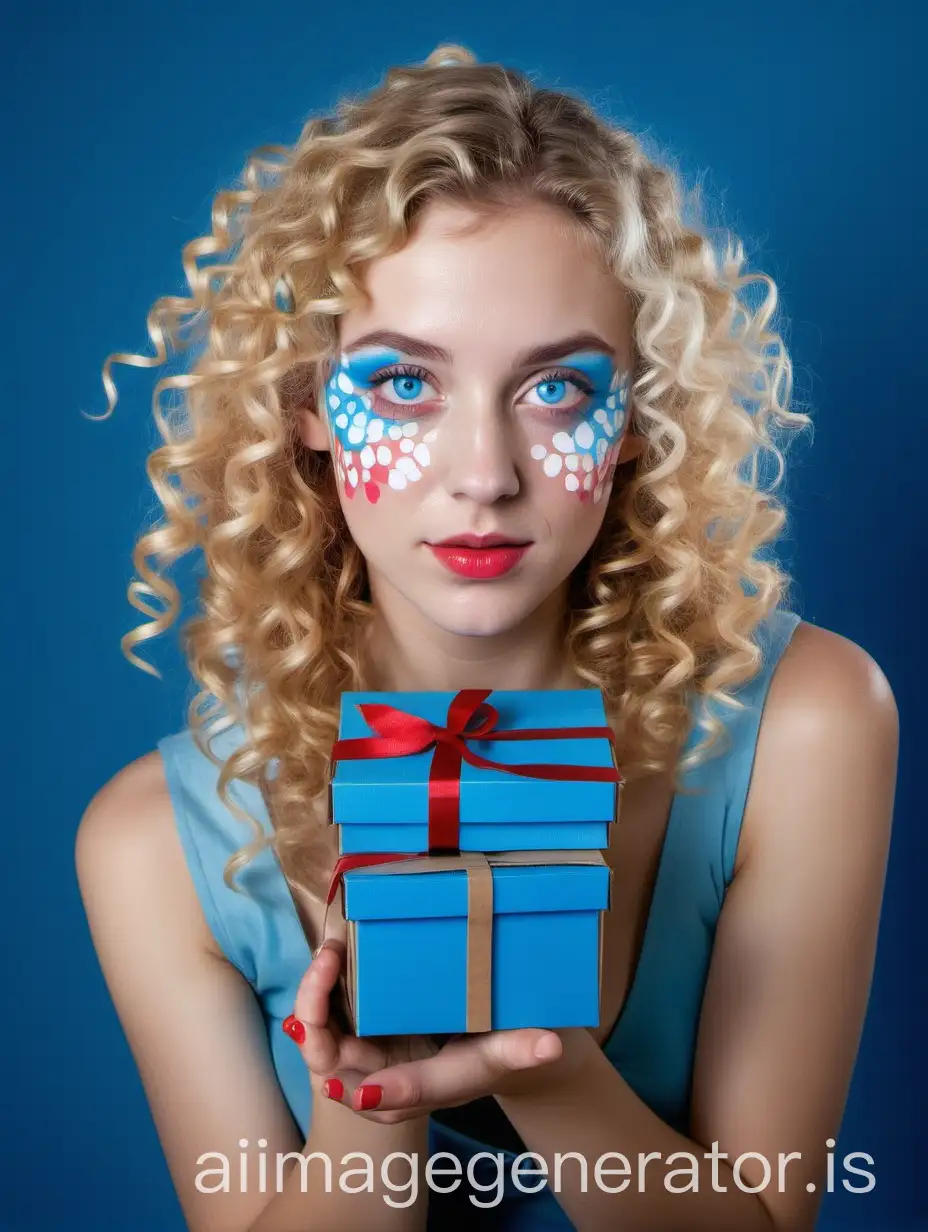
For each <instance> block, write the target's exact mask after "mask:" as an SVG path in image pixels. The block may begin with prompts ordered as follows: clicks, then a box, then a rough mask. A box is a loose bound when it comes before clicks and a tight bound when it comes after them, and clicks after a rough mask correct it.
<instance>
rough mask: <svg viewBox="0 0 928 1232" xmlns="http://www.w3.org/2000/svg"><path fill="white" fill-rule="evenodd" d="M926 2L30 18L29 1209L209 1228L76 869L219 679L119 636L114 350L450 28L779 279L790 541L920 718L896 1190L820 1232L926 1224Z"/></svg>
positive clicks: (2, 1199) (895, 941)
mask: <svg viewBox="0 0 928 1232" xmlns="http://www.w3.org/2000/svg"><path fill="white" fill-rule="evenodd" d="M915 9H916V6H915V4H913V5H912V6H911V10H910V9H909V8H908V6H906V5H904V4H903V3H898V2H897V3H893V2H891V0H884V2H882V3H879V4H877V3H873V4H867V5H854V4H853V3H850V4H849V3H847V0H842V2H840V3H839V2H837V0H816V2H815V3H808V0H787V2H786V3H782V2H781V3H775V4H767V5H753V6H752V5H745V4H744V3H743V2H740V3H737V4H736V3H730V2H728V0H712V2H711V3H708V4H696V3H684V2H682V0H678V2H673V0H647V3H638V4H634V5H633V4H629V3H616V2H614V0H591V2H589V3H587V4H586V5H584V6H578V7H567V8H563V7H559V8H557V9H555V10H552V13H551V15H550V16H545V10H544V7H543V6H529V5H527V4H519V3H515V2H513V0H492V3H488V2H487V0H468V3H467V5H466V6H465V5H462V6H461V7H460V9H458V7H457V6H453V5H451V4H450V3H445V4H443V3H441V2H439V3H435V2H434V0H431V2H429V3H421V2H419V3H409V2H406V3H403V4H401V5H399V6H394V5H381V4H373V3H370V2H369V0H353V3H351V4H349V5H332V6H323V5H314V4H311V3H309V4H308V3H306V2H305V0H304V2H302V3H299V4H297V3H291V2H286V3H280V2H276V0H271V2H270V3H268V4H265V5H253V4H247V5H246V4H242V3H236V2H230V0H224V2H223V3H221V4H220V3H217V2H216V0H198V2H197V3H196V4H192V5H191V4H180V3H177V0H162V2H161V3H160V4H158V5H157V6H149V5H143V4H140V3H135V2H130V3H122V4H118V3H115V0H114V2H113V3H110V4H103V3H99V2H97V3H85V4H75V3H73V2H72V3H55V4H49V3H40V2H34V3H30V4H29V5H24V6H17V10H16V12H15V14H14V13H13V12H12V11H9V12H8V13H7V15H6V20H5V23H4V24H5V37H4V40H3V44H4V46H3V50H2V56H3V60H4V64H3V74H2V86H0V89H2V91H3V95H4V101H5V104H6V105H5V107H4V114H5V116H6V121H5V123H4V132H3V144H4V149H5V151H6V158H5V160H4V162H5V172H6V182H7V189H6V191H5V192H4V194H3V198H2V206H0V208H2V209H3V211H4V214H7V212H9V213H8V217H6V218H5V219H4V224H5V225H4V230H3V234H4V237H5V241H6V242H5V244H4V260H3V268H4V273H5V300H6V302H7V305H8V312H9V315H8V316H6V319H7V325H6V327H5V329H4V340H5V342H6V343H7V344H8V346H7V348H6V355H5V387H6V394H5V396H4V406H3V418H4V423H5V425H6V427H5V429H4V440H5V442H6V462H5V468H4V470H5V477H4V483H3V485H2V499H3V502H4V508H3V519H4V520H3V525H5V526H6V527H7V531H6V533H5V535H4V542H5V551H6V552H7V557H8V559H7V564H6V566H5V567H4V569H3V579H4V583H5V585H8V586H10V587H11V590H10V592H8V596H9V597H8V600H7V602H5V603H4V604H3V618H4V622H5V624H6V627H5V629H4V632H3V642H2V645H3V649H4V657H5V664H4V676H5V680H6V695H7V705H6V713H7V717H8V719H9V720H10V731H9V734H8V736H7V737H6V738H5V740H4V751H5V752H6V753H8V754H9V756H10V760H9V762H8V764H7V768H6V772H5V779H4V791H5V797H6V800H7V804H6V806H5V808H4V812H5V827H4V847H5V851H4V853H3V858H2V861H0V869H2V872H0V877H2V887H0V889H2V895H3V897H2V900H0V910H2V917H3V921H4V928H5V931H6V932H7V934H8V936H9V939H10V941H11V944H10V945H8V946H7V947H6V958H5V965H4V977H5V978H4V981H3V998H4V1012H3V1028H4V1032H5V1036H6V1038H5V1040H4V1042H3V1045H4V1046H3V1049H2V1053H0V1055H2V1057H3V1062H4V1070H5V1072H4V1075H3V1079H2V1087H0V1093H2V1107H3V1113H2V1134H3V1141H2V1143H0V1148H2V1156H0V1158H2V1166H0V1172H2V1175H3V1179H2V1183H0V1226H2V1228H3V1229H6V1230H11V1229H19V1230H24V1229H28V1230H30V1232H32V1230H44V1229H56V1230H57V1229H59V1228H61V1227H65V1226H68V1227H72V1228H93V1229H98V1228H99V1227H101V1226H106V1227H109V1226H113V1227H119V1228H132V1229H133V1230H134V1232H154V1230H157V1232H175V1230H178V1229H181V1228H182V1226H183V1224H182V1220H181V1217H180V1213H179V1209H178V1206H177V1203H176V1199H175V1197H174V1194H173V1189H172V1187H171V1183H170V1179H169V1176H168V1173H167V1171H166V1168H165V1165H164V1163H163V1159H162V1156H161V1153H160V1149H159V1145H158V1141H157V1138H156V1135H155V1132H154V1128H153V1125H152V1122H151V1119H150V1117H149V1114H148V1111H147V1107H146V1104H145V1101H144V1097H143V1094H142V1090H141V1087H140V1084H139V1081H138V1078H137V1075H136V1071H135V1068H134V1065H133V1063H132V1060H131V1057H130V1055H129V1052H128V1049H127V1047H126V1044H125V1041H124V1038H123V1035H122V1032H121V1030H120V1027H119V1024H118V1021H117V1019H116V1017H115V1014H114V1012H113V1009H112V1007H111V1004H110V1001H109V998H108V995H107V992H106V989H105V986H104V984H103V980H102V977H101V975H100V972H99V968H98V966H97V963H96V960H95V957H94V954H93V951H92V948H91V944H90V940H89V936H88V932H87V928H86V924H85V922H84V917H83V913H82V909H81V906H80V901H79V897H78V892H77V887H76V882H75V877H74V872H73V837H74V833H75V829H76V827H77V824H78V821H79V819H80V816H81V813H82V810H83V808H84V807H85V805H86V803H87V801H88V800H89V798H90V797H91V795H92V794H93V792H94V791H95V790H96V789H97V788H98V787H99V786H100V785H101V784H102V783H103V782H104V781H105V780H106V779H107V778H108V777H109V776H110V775H111V774H113V773H114V772H115V771H116V770H117V769H118V768H119V767H120V766H121V765H123V764H124V763H125V762H127V761H128V760H130V759H132V758H134V757H137V756H138V755H140V754H142V753H143V752H145V751H147V750H148V749H150V748H151V747H152V746H153V745H154V743H155V741H156V739H157V738H158V737H159V736H160V735H162V734H165V733H167V732H169V731H171V730H175V729H176V728H178V727H179V726H181V724H182V722H183V710H184V704H185V700H186V697H187V695H188V691H189V689H188V682H187V678H186V673H185V671H184V668H183V665H182V663H181V660H180V656H179V653H178V649H177V642H176V639H175V638H174V637H173V636H171V637H168V638H164V639H161V641H160V643H159V644H157V648H156V649H155V650H154V657H155V659H156V661H157V662H158V663H159V665H160V666H161V667H162V668H163V670H164V671H165V680H164V682H158V681H155V680H153V679H151V678H150V677H148V676H145V675H143V674H142V673H140V672H139V671H138V670H136V669H134V668H132V667H130V666H129V665H128V664H127V663H126V662H125V661H124V660H123V658H122V657H121V655H120V652H119V648H118V642H119V638H120V636H121V635H122V634H123V633H124V632H125V631H126V630H127V629H128V628H129V627H130V626H131V625H132V624H133V623H134V615H135V614H134V613H133V612H132V610H131V609H130V608H129V607H128V605H127V603H126V601H125V598H124V588H125V585H126V583H127V582H128V580H129V576H130V567H129V554H130V550H131V546H132V543H133V541H134V539H135V537H136V535H137V533H138V532H139V530H140V529H141V528H142V527H143V526H144V525H145V524H146V523H147V522H148V521H149V519H150V518H151V516H152V499H151V496H150V493H149V491H148V488H147V484H146V480H145V475H144V469H143V464H144V458H145V454H146V453H147V451H148V449H149V448H150V446H151V445H152V444H153V443H154V439H155V438H154V430H153V427H152V425H151V420H150V417H149V398H150V391H151V387H152V383H153V382H152V377H151V375H150V374H149V373H145V372H141V371H134V370H129V369H125V368H120V369H117V374H118V379H119V383H120V388H121V404H120V406H119V407H118V408H117V412H116V414H115V417H114V418H113V419H111V420H110V421H109V422H107V423H105V424H92V423H90V422H88V421H87V420H86V419H83V418H81V417H80V415H79V413H78V412H79V410H80V409H83V410H86V411H92V412H98V411H99V410H101V409H102V408H103V406H104V405H105V400H104V396H103V391H102V387H101V384H100V380H99V366H100V363H101V362H102V360H103V358H104V357H105V356H106V354H107V353H109V352H110V351H113V350H119V349H126V350H141V351H147V350H148V343H147V338H146V334H145V329H144V318H145V313H146V311H147V310H148V308H149V306H150V304H151V302H152V301H153V300H154V298H155V297H156V296H157V295H158V294H161V293H165V292H175V291H181V290H182V289H183V287H184V280H183V275H182V271H181V267H180V261H179V253H180V248H181V245H182V244H183V243H184V242H185V241H186V240H188V239H189V238H191V237H192V236H194V235H198V234H200V233H201V232H202V231H203V230H204V229H205V228H206V225H207V218H208V208H209V202H210V199H211V197H212V195H213V193H214V192H215V191H216V190H217V189H218V188H220V187H221V186H222V185H224V184H226V183H228V182H230V181H231V180H232V179H234V177H235V176H236V175H237V174H238V172H239V170H240V168H241V166H242V165H243V163H244V160H245V157H246V155H247V153H248V151H249V150H250V149H251V148H252V147H254V146H255V145H257V144H259V143H261V142H264V141H278V140H280V141H285V142H290V141H292V140H293V139H295V137H296V136H297V133H298V129H299V126H300V124H301V122H302V120H303V118H304V117H305V116H306V115H307V114H309V113H310V112H312V111H316V110H319V109H326V108H329V107H330V106H331V105H332V103H333V102H334V100H335V98H336V95H337V93H338V92H339V91H343V90H344V91H357V90H361V89H364V88H366V87H368V86H370V85H372V84H374V82H375V80H376V79H377V77H378V75H379V72H380V70H381V69H382V68H383V67H384V66H386V65H387V64H388V63H391V62H408V61H411V60H418V59H421V58H423V57H424V56H425V55H427V54H428V52H429V51H430V50H431V49H432V48H433V46H434V45H435V44H437V43H438V42H440V41H459V42H463V43H465V44H466V45H469V46H470V47H472V48H473V50H474V51H475V52H476V53H477V54H478V56H480V58H481V59H484V60H489V59H499V60H503V61H507V62H510V63H512V64H514V65H516V66H518V67H522V68H525V69H528V70H531V71H533V72H536V73H537V74H538V76H539V77H540V79H541V80H543V81H544V82H545V83H547V84H552V85H560V86H564V87H567V88H575V89H577V90H579V91H581V92H582V93H583V94H585V95H586V96H587V97H588V98H590V99H591V101H593V102H594V103H595V104H597V105H599V106H601V107H602V108H604V109H605V110H606V111H607V112H608V113H609V114H610V115H611V116H612V117H613V118H614V119H616V120H619V121H624V122H627V123H628V124H629V125H630V126H631V127H633V128H634V129H635V130H636V131H638V132H643V133H647V135H648V138H649V140H651V141H653V142H654V143H656V146H657V148H658V149H659V150H661V151H663V152H664V153H665V154H666V155H669V156H670V157H671V158H673V159H674V160H676V161H677V162H678V163H679V165H680V167H681V168H682V170H683V171H684V173H685V175H686V178H687V180H688V182H690V183H692V182H694V181H695V180H697V179H699V180H701V181H702V182H703V185H704V193H705V196H706V199H707V201H708V203H709V205H710V207H711V208H710V218H711V220H712V221H714V222H722V223H725V224H727V225H729V226H731V227H732V228H733V229H734V230H735V231H736V232H738V233H740V234H741V235H742V236H743V237H744V238H745V240H746V243H747V245H748V248H749V252H750V256H751V260H752V263H753V264H754V265H756V266H759V267H760V268H763V269H766V270H768V271H769V272H770V273H771V274H772V275H773V276H774V277H775V278H776V279H777V281H778V283H779V285H780V288H781V291H782V296H783V302H784V308H785V311H786V313H787V315H788V318H789V321H790V325H789V329H788V332H787V339H788V342H789V345H790V347H791V349H792V353H793V356H794V360H795V364H796V375H797V385H798V393H799V395H800V397H801V398H802V399H803V400H804V401H806V402H807V403H808V404H809V406H810V409H811V410H812V413H813V415H814V419H815V423H816V429H815V436H814V445H813V447H812V448H811V449H809V448H808V447H806V446H803V447H802V448H801V449H800V450H798V451H796V453H795V454H794V456H793V459H792V463H793V466H792V478H791V482H790V489H789V491H790V493H791V511H792V517H791V524H790V529H789V532H788V534H787V536H786V538H785V540H784V544H783V553H784V556H785V560H786V562H787V564H788V565H790V566H791V567H792V568H793V570H794V573H795V575H796V578H797V587H796V592H795V593H796V600H795V602H796V605H797V607H798V610H799V611H800V612H801V614H802V615H803V616H804V617H805V618H806V619H807V620H810V621H813V622H815V623H817V624H820V625H824V626H826V627H829V628H831V629H834V630H837V631H838V632H840V633H842V634H844V635H846V636H847V637H849V638H852V639H853V640H855V641H857V642H859V643H861V644H862V645H863V646H864V647H866V649H867V650H868V651H870V653H871V654H872V655H874V657H875V658H876V659H877V661H878V662H879V663H880V664H881V665H882V667H883V669H884V670H885V672H886V673H887V675H888V676H889V679H890V681H891V683H892V686H893V689H894V690H895V694H896V697H897V699H898V703H899V707H900V710H901V714H902V725H903V729H902V736H903V739H902V758H901V774H900V783H899V793H898V808H897V815H896V826H895V834H894V841H893V850H892V856H891V865H890V870H889V882H888V889H887V896H886V905H885V911H884V917H883V923H882V932H881V939H880V948H879V954H878V962H877V971H876V977H875V982H874V986H873V994H872V1001H871V1007H870V1012H869V1017H868V1020H867V1024H866V1029H865V1032H864V1038H863V1043H862V1050H861V1055H860V1061H859V1064H858V1067H857V1071H856V1075H855V1079H854V1083H853V1089H852V1092H851V1098H850V1103H849V1106H848V1111H847V1116H846V1119H845V1123H844V1127H843V1131H842V1134H841V1139H840V1142H839V1145H838V1154H839V1155H840V1154H842V1153H844V1152H846V1151H867V1152H869V1153H870V1154H871V1155H873V1156H874V1157H875V1160H876V1164H875V1169H874V1170H875V1172H876V1176H877V1185H876V1188H875V1190H874V1191H873V1192H872V1193H871V1194H869V1195H866V1196H853V1195H848V1194H846V1193H838V1194H835V1195H834V1196H833V1197H831V1198H829V1199H828V1200H826V1204H825V1218H824V1219H823V1223H822V1226H823V1227H826V1228H849V1227H854V1226H860V1227H867V1228H874V1229H880V1230H881V1232H890V1229H892V1228H915V1227H926V1226H928V1199H926V1197H925V1194H924V1191H923V1190H920V1189H919V1179H920V1176H921V1175H922V1172H923V1166H922V1157H923V1153H924V1147H925V1145H926V1142H925V1137H926V1136H925V1132H924V1108H925V1106H926V1096H928V1083H926V1067H925V1063H924V1059H923V1053H924V1040H925V1039H928V1017H926V1013H925V1004H924V992H923V988H924V972H925V970H926V967H928V964H926V945H925V929H924V926H923V922H922V921H923V916H922V911H923V893H922V881H923V878H924V869H925V857H926V839H925V826H924V796H923V795H921V796H920V794H919V787H920V782H919V774H920V772H919V769H918V767H919V757H918V754H917V749H918V748H919V747H920V746H922V745H923V744H924V740H925V736H926V728H925V718H924V710H923V708H922V706H921V705H920V702H921V701H922V698H923V695H924V684H925V677H924V671H923V664H924V658H923V647H924V642H923V640H922V639H923V637H924V630H923V627H922V625H921V614H922V609H921V608H920V605H919V602H918V599H917V595H918V594H919V593H921V588H922V586H923V583H924V581H925V577H924V574H925V567H924V563H923V562H924V557H923V555H922V545H923V543H924V538H925V531H926V519H925V512H924V510H925V504H924V482H925V469H924V457H925V449H926V446H928V441H926V433H925V408H924V386H923V384H922V380H923V376H922V372H921V369H920V362H919V359H918V357H919V355H920V354H922V353H923V346H924V325H923V314H922V312H921V311H920V307H921V304H922V302H923V301H922V299H921V295H922V290H923V275H924V264H923V262H922V260H921V259H922V258H923V256H924V248H923V247H921V243H922V242H923V230H922V229H921V228H918V229H917V223H916V210H917V206H918V207H921V208H920V211H919V212H920V214H921V217H923V215H924V188H925V171H924V158H925V150H926V144H925V135H926V134H925V116H924V108H923V103H922V98H923V94H922V90H923V83H924V68H923V62H922V57H923V48H924V35H925V28H924V27H925V21H924V17H923V16H921V17H919V18H916V16H915ZM465 13H466V16H465ZM922 13H924V7H923V6H922ZM921 217H920V218H919V222H921ZM11 334H12V336H11ZM188 581H189V577H188ZM848 755H849V756H853V750H848ZM919 804H921V805H922V807H921V809H920V808H919V807H918V806H919ZM206 1029H209V1026H208V1024H204V1030H206Z"/></svg>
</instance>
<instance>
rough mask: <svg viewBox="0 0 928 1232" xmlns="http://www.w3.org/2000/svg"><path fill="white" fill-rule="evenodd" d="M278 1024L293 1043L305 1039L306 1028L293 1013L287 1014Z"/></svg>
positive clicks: (299, 1042)
mask: <svg viewBox="0 0 928 1232" xmlns="http://www.w3.org/2000/svg"><path fill="white" fill-rule="evenodd" d="M280 1025H281V1027H282V1028H283V1030H284V1032H285V1034H287V1035H289V1036H290V1038H291V1039H292V1040H293V1042H294V1043H295V1044H302V1043H304V1041H305V1040H306V1028H305V1027H304V1026H303V1024H302V1023H301V1022H300V1020H299V1018H297V1017H295V1015H293V1014H288V1015H287V1017H286V1018H285V1019H284V1020H283V1022H282V1023H281V1024H280Z"/></svg>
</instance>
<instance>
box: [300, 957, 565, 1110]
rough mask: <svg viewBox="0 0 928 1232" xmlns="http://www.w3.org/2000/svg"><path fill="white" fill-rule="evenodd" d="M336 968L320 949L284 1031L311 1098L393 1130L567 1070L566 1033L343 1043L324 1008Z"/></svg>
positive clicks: (338, 960) (346, 1039) (345, 1038)
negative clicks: (303, 1068)
mask: <svg viewBox="0 0 928 1232" xmlns="http://www.w3.org/2000/svg"><path fill="white" fill-rule="evenodd" d="M343 961H344V946H343V944H342V943H341V942H339V941H333V940H329V941H326V942H325V943H324V944H323V946H322V947H321V948H320V950H319V952H318V953H317V954H316V957H315V958H314V959H313V961H312V963H311V964H310V966H309V969H308V970H307V972H306V974H305V975H304V977H303V979H302V981H301V983H300V987H299V989H298V990H297V996H296V1005H295V1006H294V1012H293V1014H292V1015H291V1016H290V1018H288V1019H287V1020H286V1021H285V1023H284V1030H285V1031H287V1033H288V1034H289V1035H290V1037H291V1038H292V1039H293V1040H294V1041H295V1042H296V1043H297V1044H298V1045H299V1047H300V1051H301V1052H302V1054H303V1059H304V1060H305V1062H306V1064H307V1066H308V1068H309V1071H310V1078H311V1082H312V1087H313V1094H314V1095H322V1096H325V1097H327V1098H329V1099H335V1100H338V1101H339V1102H341V1103H344V1104H347V1105H350V1106H351V1107H352V1108H353V1109H354V1110H355V1111H356V1112H361V1113H363V1114H364V1115H365V1116H367V1117H369V1118H370V1119H371V1120H376V1121H381V1122H383V1123H387V1124H393V1123H396V1122H398V1121H403V1120H410V1119H413V1118H416V1117H422V1116H426V1115H428V1113H429V1112H431V1111H432V1110H433V1109H435V1108H450V1107H454V1106H455V1105H457V1104H466V1103H469V1102H470V1101H471V1100H473V1099H477V1098H479V1097H480V1096H484V1095H497V1094H505V1093H507V1092H509V1091H513V1090H516V1089H518V1090H524V1089H525V1087H526V1084H529V1085H532V1086H534V1085H535V1084H536V1083H538V1082H542V1083H543V1082H545V1081H552V1082H556V1081H558V1080H560V1079H561V1078H563V1076H564V1071H566V1070H567V1069H569V1068H570V1067H571V1065H572V1064H573V1054H574V1052H575V1049H574V1048H572V1047H566V1048H565V1042H567V1043H569V1042H570V1037H571V1036H572V1035H573V1034H574V1033H572V1032H564V1033H561V1034H559V1033H557V1032H555V1031H548V1030H543V1029H537V1028H526V1029H524V1030H518V1031H488V1032H485V1033H483V1034H479V1035H457V1036H453V1037H452V1038H451V1039H450V1040H449V1041H448V1043H446V1044H444V1045H443V1046H441V1045H439V1044H438V1043H436V1042H435V1040H433V1039H431V1038H429V1037H428V1036H421V1035H402V1036H372V1037H366V1038H364V1039H359V1038H357V1037H356V1036H353V1035H346V1034H344V1033H343V1032H342V1031H341V1030H339V1028H338V1026H337V1024H336V1023H335V1022H334V1021H333V1018H332V1015H331V1012H330V1007H329V998H330V995H331V992H332V989H333V988H334V987H335V985H336V982H337V980H338V977H339V973H340V971H341V965H342V962H343ZM581 1034H584V1035H585V1034H587V1033H586V1032H581ZM555 1063H557V1064H555Z"/></svg>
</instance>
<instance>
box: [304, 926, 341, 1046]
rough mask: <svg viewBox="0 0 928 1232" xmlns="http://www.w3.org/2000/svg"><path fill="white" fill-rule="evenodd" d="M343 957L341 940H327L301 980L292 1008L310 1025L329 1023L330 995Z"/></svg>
mask: <svg viewBox="0 0 928 1232" xmlns="http://www.w3.org/2000/svg"><path fill="white" fill-rule="evenodd" d="M342 958H343V950H342V947H341V944H340V943H339V942H337V941H326V942H324V943H323V945H322V946H320V948H319V949H318V950H317V951H316V955H315V957H314V958H313V960H312V962H311V963H310V964H309V967H308V968H307V970H306V974H305V975H304V976H303V979H302V980H301V981H300V986H299V988H298V989H297V994H296V1003H295V1005H294V1010H293V1012H294V1013H295V1014H296V1016H297V1017H298V1018H299V1019H301V1021H303V1022H305V1023H306V1024H307V1025H308V1026H312V1027H327V1026H328V1025H329V1020H330V1018H331V1012H330V1008H329V997H330V996H331V993H332V989H333V988H334V987H335V985H336V983H337V982H338V976H339V972H340V971H341V969H342Z"/></svg>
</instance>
